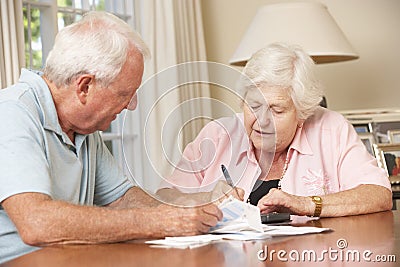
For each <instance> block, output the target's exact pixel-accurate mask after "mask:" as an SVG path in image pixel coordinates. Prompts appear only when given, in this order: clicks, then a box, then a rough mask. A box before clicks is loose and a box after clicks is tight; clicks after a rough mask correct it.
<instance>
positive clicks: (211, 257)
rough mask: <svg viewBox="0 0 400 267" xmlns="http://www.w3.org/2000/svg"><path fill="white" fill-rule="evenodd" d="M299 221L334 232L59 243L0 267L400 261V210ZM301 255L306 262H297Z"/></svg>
mask: <svg viewBox="0 0 400 267" xmlns="http://www.w3.org/2000/svg"><path fill="white" fill-rule="evenodd" d="M295 225H298V226H317V227H327V228H331V229H332V230H333V231H330V232H325V233H320V234H309V235H302V236H287V237H278V238H275V237H274V238H271V239H265V240H259V241H245V242H242V241H222V242H218V243H213V244H209V245H206V246H203V247H199V248H195V249H172V248H170V249H166V248H154V247H150V246H149V245H146V244H144V243H143V241H134V242H129V243H117V244H102V245H84V246H83V245H79V246H78V245H74V246H73V245H68V246H53V247H47V248H44V249H41V250H38V251H35V252H33V253H30V254H27V255H24V256H22V257H20V258H17V259H15V260H13V261H10V262H8V263H5V264H3V265H0V267H17V266H31V267H35V266H41V267H45V266H58V267H62V266H96V267H101V266H141V267H142V266H162V267H168V266H187V267H191V266H206V267H211V266H313V265H318V266H353V265H356V266H365V265H367V266H376V265H378V263H377V262H370V263H368V262H366V261H365V259H363V256H364V257H365V258H366V259H370V260H371V261H373V260H375V259H376V256H381V257H380V259H386V260H391V261H393V260H394V258H393V255H394V256H395V257H396V260H398V261H400V259H397V258H398V257H399V256H400V253H399V252H400V212H399V211H393V212H392V211H388V212H380V213H374V214H368V215H360V216H349V217H341V218H323V219H320V220H317V221H308V222H305V223H301V224H295ZM325 251H326V252H325ZM313 253H315V254H313ZM396 254H398V255H396ZM278 255H279V256H278ZM357 255H359V256H360V259H357ZM296 257H299V258H298V259H299V261H300V262H299V261H295V259H296ZM301 257H303V259H302V258H301ZM285 259H286V261H284V260H285ZM322 259H323V260H322ZM380 264H382V263H380ZM384 266H396V263H395V262H386V263H385V264H384Z"/></svg>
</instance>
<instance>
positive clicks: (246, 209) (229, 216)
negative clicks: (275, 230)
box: [210, 196, 263, 233]
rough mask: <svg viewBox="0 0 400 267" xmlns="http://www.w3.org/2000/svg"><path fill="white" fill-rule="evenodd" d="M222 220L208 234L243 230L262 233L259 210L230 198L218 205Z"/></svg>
mask: <svg viewBox="0 0 400 267" xmlns="http://www.w3.org/2000/svg"><path fill="white" fill-rule="evenodd" d="M218 207H219V209H220V210H221V211H222V214H223V218H222V220H221V221H220V222H218V224H217V225H216V226H215V227H213V228H211V230H210V233H231V232H237V231H244V230H252V231H258V232H263V226H262V224H261V217H260V209H259V208H258V207H256V206H253V205H251V204H249V203H246V202H242V201H240V200H237V199H236V198H233V197H232V196H230V197H229V198H226V199H224V200H223V201H222V202H221V204H219V205H218Z"/></svg>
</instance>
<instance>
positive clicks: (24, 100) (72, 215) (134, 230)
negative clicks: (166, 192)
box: [0, 12, 222, 262]
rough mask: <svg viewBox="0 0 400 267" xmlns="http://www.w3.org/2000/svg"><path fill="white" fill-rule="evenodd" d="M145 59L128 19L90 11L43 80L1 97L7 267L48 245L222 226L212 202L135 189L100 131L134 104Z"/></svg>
mask: <svg viewBox="0 0 400 267" xmlns="http://www.w3.org/2000/svg"><path fill="white" fill-rule="evenodd" d="M147 54H148V49H147V47H146V45H145V44H144V43H143V41H142V40H141V38H140V37H139V35H138V34H137V33H135V32H134V31H132V29H131V28H130V27H129V26H128V25H127V24H126V23H125V22H123V21H121V20H120V19H118V18H116V17H115V16H113V15H111V14H108V13H104V12H90V13H88V14H87V15H86V16H84V17H83V19H82V20H80V21H79V22H77V23H74V24H72V25H70V26H68V27H66V28H64V29H63V30H61V31H60V32H59V34H58V35H57V38H56V41H55V45H54V48H53V50H52V51H51V53H50V54H49V56H48V59H47V61H46V66H45V68H44V72H43V73H35V72H32V71H28V70H22V73H21V77H20V80H19V82H18V83H17V84H15V85H13V86H11V87H9V88H6V89H3V90H1V91H0V121H1V123H2V126H1V127H0V169H1V172H0V204H1V205H0V225H1V227H0V262H5V261H8V260H10V259H12V258H15V257H17V256H20V255H23V254H25V253H28V252H31V251H33V250H35V249H38V248H39V247H41V246H46V245H51V244H70V243H79V244H92V243H102V242H117V241H124V240H131V239H135V238H149V237H152V238H153V237H164V236H167V235H168V236H172V235H191V234H198V233H204V232H207V231H208V230H209V228H210V227H212V226H214V225H215V224H216V223H217V221H218V220H220V219H221V217H222V214H221V211H220V210H219V209H218V208H217V207H216V206H215V205H212V204H210V205H207V206H202V207H198V208H190V209H189V208H187V209H185V208H177V207H172V206H168V205H163V204H161V203H159V202H157V201H155V200H154V199H152V198H151V197H149V196H148V195H147V194H146V193H145V192H143V191H142V190H141V189H139V188H137V187H135V186H133V184H132V183H131V182H130V181H129V180H128V179H127V178H126V177H125V176H124V175H123V174H122V172H121V171H120V170H119V169H118V167H117V164H116V162H115V161H114V159H113V157H112V155H111V154H110V152H109V151H108V150H107V148H106V146H105V145H104V143H103V141H102V139H101V136H100V135H99V133H98V132H97V131H98V130H105V129H107V128H108V127H109V125H110V123H111V121H112V120H114V119H115V118H116V116H117V114H119V113H120V112H121V111H122V110H124V109H134V108H135V107H136V98H135V93H136V90H137V89H138V87H139V85H140V83H141V79H142V74H143V61H144V58H145V57H146V55H147ZM131 100H132V101H131ZM161 213H162V214H163V215H162V216H159V215H160V214H161Z"/></svg>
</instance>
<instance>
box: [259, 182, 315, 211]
mask: <svg viewBox="0 0 400 267" xmlns="http://www.w3.org/2000/svg"><path fill="white" fill-rule="evenodd" d="M313 205H314V204H313V202H312V201H311V199H310V198H309V197H301V196H295V195H291V194H288V193H285V192H283V191H282V190H279V189H276V188H272V189H271V190H270V191H269V193H268V194H267V195H265V196H263V197H262V198H261V199H260V200H259V201H258V204H257V206H258V207H259V208H260V211H261V213H270V212H289V213H290V214H296V215H310V214H313Z"/></svg>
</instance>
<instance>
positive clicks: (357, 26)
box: [202, 0, 400, 110]
mask: <svg viewBox="0 0 400 267" xmlns="http://www.w3.org/2000/svg"><path fill="white" fill-rule="evenodd" d="M320 1H321V2H322V3H324V4H325V5H326V6H327V7H328V10H329V12H330V13H331V14H332V16H333V17H334V18H335V19H336V22H337V23H338V25H339V26H340V27H341V28H342V30H343V32H344V33H345V35H346V36H347V38H348V39H349V41H350V43H351V44H352V45H353V47H354V48H355V50H356V51H357V52H358V54H359V56H360V58H359V59H358V60H355V61H348V62H341V63H330V64H323V65H318V66H317V71H318V74H319V77H320V78H321V81H322V83H323V84H324V85H325V95H326V97H327V100H328V107H329V108H330V109H333V110H347V109H361V108H362V109H364V108H386V107H400V85H399V77H400V52H399V51H400V34H399V32H400V1H399V0H320ZM270 2H271V1H270V0H202V8H203V23H204V33H205V40H206V48H207V57H208V60H209V61H216V62H221V63H225V64H228V60H229V58H230V57H231V56H232V55H233V53H234V51H235V49H236V48H237V46H238V44H239V42H240V39H241V37H242V35H243V34H244V32H245V30H246V28H247V26H248V25H249V23H250V22H251V20H252V18H253V16H254V14H255V13H256V10H257V8H258V7H260V6H263V5H265V4H268V3H270ZM274 2H277V1H276V0H275V1H274ZM212 96H213V97H215V98H217V99H221V100H224V101H227V102H228V103H229V104H230V105H232V106H234V107H235V109H237V110H239V107H238V105H237V103H236V99H234V98H233V97H232V95H231V94H230V95H228V94H227V93H226V91H224V90H216V88H213V94H212Z"/></svg>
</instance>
